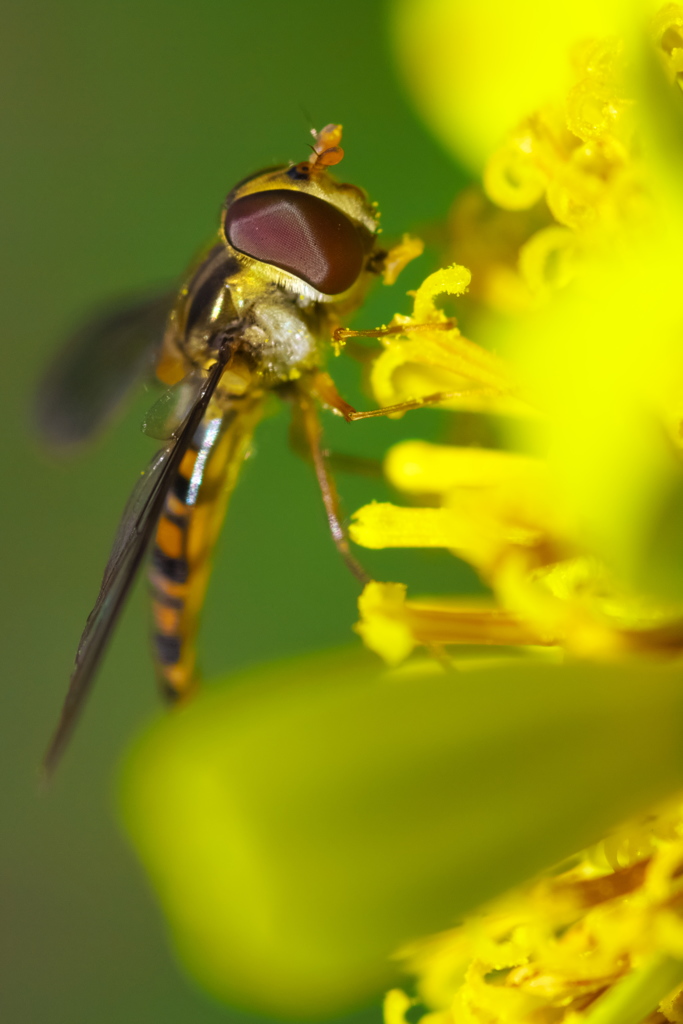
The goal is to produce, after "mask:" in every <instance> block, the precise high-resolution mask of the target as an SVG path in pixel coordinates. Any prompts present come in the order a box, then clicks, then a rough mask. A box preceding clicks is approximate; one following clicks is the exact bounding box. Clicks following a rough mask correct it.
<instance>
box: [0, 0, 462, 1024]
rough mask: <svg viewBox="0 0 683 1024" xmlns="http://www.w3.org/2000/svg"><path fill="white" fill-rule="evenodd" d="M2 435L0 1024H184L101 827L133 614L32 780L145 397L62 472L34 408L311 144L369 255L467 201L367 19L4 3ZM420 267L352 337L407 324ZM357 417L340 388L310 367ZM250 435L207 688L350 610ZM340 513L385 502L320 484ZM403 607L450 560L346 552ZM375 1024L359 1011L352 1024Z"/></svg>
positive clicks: (180, 1004) (286, 466) (156, 927)
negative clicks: (50, 370) (52, 373)
mask: <svg viewBox="0 0 683 1024" xmlns="http://www.w3.org/2000/svg"><path fill="white" fill-rule="evenodd" d="M1 9H2V15H3V17H2V33H1V34H0V76H1V78H2V84H1V87H0V105H1V108H2V143H3V160H2V164H1V166H0V178H1V181H2V189H1V198H0V210H1V214H0V216H1V217H2V277H1V280H2V285H3V342H2V345H3V359H2V389H3V400H2V404H1V407H0V415H1V416H2V418H3V435H2V436H3V439H4V444H3V446H2V457H3V460H4V463H5V464H4V466H3V471H2V481H3V485H4V491H3V501H2V515H3V517H4V522H3V527H2V538H3V539H2V551H3V554H2V574H1V576H0V585H1V587H2V594H1V601H2V614H1V616H0V622H1V623H2V631H3V655H4V658H3V663H4V672H3V677H2V686H1V691H0V693H1V700H2V713H1V720H0V721H1V728H2V740H1V741H0V759H2V768H1V773H0V778H1V779H2V785H1V787H0V797H1V799H2V813H1V816H0V823H1V827H2V834H3V837H2V844H1V849H0V879H1V883H0V884H1V886H2V896H1V907H0V931H1V934H2V948H1V949H0V975H1V978H0V1017H1V1019H2V1020H3V1021H7V1022H11V1024H33V1022H38V1021H40V1022H45V1024H86V1022H87V1024H92V1022H93V1021H97V1024H124V1022H125V1024H138V1022H140V1024H143V1022H144V1024H156V1022H159V1024H161V1022H163V1024H185V1022H188V1024H189V1022H192V1024H204V1022H207V1024H208V1022H214V1021H216V1022H217V1021H226V1020H227V1021H240V1020H244V1019H245V1017H244V1015H242V1014H240V1013H239V1012H237V1011H234V1010H231V1009H230V1008H226V1007H223V1006H219V1005H217V1004H214V1003H212V1002H211V1001H210V1000H209V999H208V998H207V997H205V996H204V995H203V994H202V993H200V992H199V991H197V990H196V989H195V988H194V987H193V986H192V985H191V983H190V982H188V981H187V980H186V979H185V978H184V976H183V975H182V974H181V972H180V971H179V970H178V968H177V967H176V965H175V964H174V962H173V960H172V958H171V955H170V953H169V951H168V948H167V945H166V941H165V936H164V925H163V921H162V919H161V917H160V914H159V913H158V911H157V909H156V907H155V905H154V903H153V901H152V898H151V895H150V894H149V892H148V890H147V887H146V884H145V880H144V878H143V876H142V873H141V871H140V869H139V868H138V866H137V864H136V862H135V861H134V858H133V856H132V853H131V852H130V850H129V849H128V847H127V846H126V845H125V843H124V841H123V839H122V837H121V835H120V833H119V829H118V827H117V824H116V821H115V817H114V812H113V803H114V801H113V792H114V786H115V779H116V765H117V761H118V760H119V758H120V756H121V753H122V751H123V750H124V749H125V747H126V744H127V742H128V741H129V738H130V737H131V736H132V735H133V734H134V733H135V731H136V729H138V728H139V727H140V725H141V724H142V723H144V722H146V721H148V720H149V718H150V716H153V715H155V714H158V713H159V705H158V702H157V699H156V694H155V689H154V682H153V674H152V670H151V663H150V659H149V655H148V651H147V624H148V620H147V610H146V606H145V594H144V587H143V586H140V587H138V589H137V591H136V594H135V596H134V598H133V600H132V602H131V605H130V607H129V608H128V610H127V613H126V615H125V618H124V621H123V623H122V625H121V628H120V629H119V631H118V633H117V636H116V638H115V642H114V644H113V646H112V649H111V651H110V653H109V656H108V657H107V660H106V664H105V666H104V669H103V671H102V672H101V678H100V680H99V683H98V686H97V688H96V692H95V694H94V697H93V700H92V701H91V703H90V706H89V707H88V711H87V713H86V716H85V718H84V720H83V722H82V723H81V728H80V729H79V731H78V734H77V736H76V739H75V742H74V744H73V747H72V749H71V750H70V751H69V754H68V756H67V758H66V760H65V763H64V764H63V766H62V769H61V771H60V773H59V776H58V778H57V781H56V784H55V785H54V787H53V788H52V790H51V792H49V793H48V794H47V795H45V794H43V795H40V794H39V793H38V790H37V773H36V766H37V764H38V763H39V760H40V756H41V753H42V750H43V748H44V746H45V743H46V740H47V738H48V736H49V733H50V731H51V729H52V727H53V725H54V722H55V718H56V715H57V713H58V708H59V705H60V702H61V699H62V697H63V694H64V690H65V686H66V682H67V679H68V675H69V671H70V668H71V663H72V659H73V655H74V651H75V646H76V642H77V639H78V636H79V634H80V631H81V629H82V627H83V624H84V622H85V618H86V616H87V614H88V611H89V609H90V606H91V604H92V602H93V599H94V597H95V594H96V591H97V587H98V584H99V580H100V577H101V572H102V569H103V566H104V562H105V560H106V556H107V552H108V548H109V544H110V542H111V538H112V534H113V531H114V528H115V526H116V522H117V519H118V517H119V514H120V511H121V509H122V506H123V504H124V501H125V499H126V496H127V494H128V492H129V490H130V488H131V486H132V483H133V482H134V479H135V477H136V473H137V471H138V470H139V469H140V468H141V467H142V466H143V465H144V464H145V463H146V462H147V460H148V458H149V457H150V454H151V452H152V451H153V450H154V442H151V441H150V440H149V439H148V438H145V437H144V436H143V435H142V434H141V433H140V429H139V424H140V421H141V418H142V414H143V411H144V409H145V407H146V405H148V404H149V401H150V397H149V396H147V397H145V395H144V394H143V395H141V396H139V398H138V399H137V400H136V401H135V402H134V403H133V407H132V408H131V409H129V411H128V413H127V415H126V417H125V418H124V419H123V420H122V422H121V423H119V424H118V425H117V426H116V428H115V429H114V430H113V431H112V432H111V433H110V434H109V435H108V436H107V437H106V438H104V439H102V440H101V441H99V442H98V443H97V444H96V445H95V446H94V447H93V448H92V449H90V450H88V451H87V452H84V453H83V454H82V455H81V457H79V458H78V459H72V460H68V461H62V462H60V461H58V460H55V459H54V458H51V457H50V456H49V455H48V454H47V453H45V452H43V451H41V449H40V446H39V444H38V442H37V441H36V439H35V437H34V436H33V434H32V428H31V423H30V405H31V396H32V393H33V389H34V387H35V381H36V379H37V377H38V376H39V375H40V372H41V368H42V367H43V365H44V364H45V362H46V360H47V358H48V356H49V354H50V353H51V352H52V351H53V350H54V349H55V348H56V347H57V346H58V345H59V341H60V339H61V338H62V337H64V336H65V334H67V333H68V332H69V330H70V329H71V328H73V326H74V325H75V324H77V323H78V321H79V319H80V318H81V317H82V316H83V314H84V313H87V312H88V311H91V310H92V309H93V308H94V307H96V306H97V304H98V303H99V302H101V301H102V300H103V299H108V298H111V297H113V296H118V295H123V294H125V293H126V292H128V291H135V290H136V289H139V288H143V287H145V286H149V285H155V284H158V283H163V282H166V281H172V280H174V279H176V278H177V276H178V274H180V273H182V271H183V269H184V267H185V265H186V264H187V262H188V261H189V260H190V258H191V257H192V256H193V254H194V253H195V251H196V250H197V248H198V247H199V246H200V245H201V244H202V243H203V241H204V240H205V238H206V237H208V236H209V235H211V234H212V233H213V231H214V228H215V224H216V215H217V211H218V208H219V206H220V203H221V201H222V199H223V197H224V195H225V193H226V192H227V191H228V189H229V188H230V187H231V186H232V185H233V184H234V183H235V181H237V180H238V179H239V178H241V177H243V176H244V175H246V174H248V173H250V172H252V171H254V170H257V169H259V168H260V167H262V166H265V165H269V164H272V163H278V162H281V161H286V160H288V159H292V160H299V159H303V158H304V157H305V155H306V153H307V145H308V142H309V136H308V131H309V128H310V127H311V126H315V127H318V128H320V127H321V126H322V125H324V124H325V123H327V122H329V121H340V122H342V123H343V124H344V127H345V139H344V145H345V148H346V152H347V156H346V158H345V160H344V163H343V164H342V166H341V167H340V168H339V171H340V172H341V175H342V176H343V177H344V178H345V179H347V180H349V181H352V182H354V183H357V184H360V185H362V186H364V187H365V188H366V189H367V190H368V191H369V193H370V195H371V197H372V198H373V199H376V200H378V202H379V203H380V207H381V209H382V213H383V225H384V230H385V233H386V236H387V237H388V238H389V239H391V238H393V237H396V236H398V235H399V234H400V233H401V232H402V231H405V230H410V229H412V230H418V231H419V230H420V228H421V227H425V226H427V227H429V225H431V224H433V223H438V221H439V220H442V219H443V216H444V214H445V212H446V211H447V209H448V206H449V204H450V201H451V200H452V197H453V195H454V193H455V192H456V190H457V187H458V184H459V182H460V181H461V176H460V174H459V172H458V171H457V169H456V168H454V166H453V165H452V163H451V162H450V161H449V159H448V158H447V157H446V155H445V154H443V153H442V152H441V151H440V150H439V149H438V147H437V145H436V144H435V143H434V142H433V141H432V140H431V139H430V138H429V136H428V135H427V133H426V131H425V130H424V129H423V128H422V127H421V125H420V124H419V122H418V121H417V119H416V118H415V117H414V116H413V114H412V113H411V111H410V108H409V106H408V103H407V101H406V100H405V99H404V97H403V94H402V92H401V86H400V83H399V82H398V80H397V78H396V75H395V71H394V69H393V66H392V61H391V55H390V52H389V47H388V42H387V32H386V20H387V11H386V10H385V7H384V5H383V4H382V3H380V2H378V0H347V2H346V3H344V4H336V3H327V4H321V3H320V2H316V0H295V2H294V3H291V4H283V3H281V2H276V0H252V2H251V3H248V4H246V3H238V2H237V0H192V2H190V0H116V2H114V0H100V2H99V3H97V4H92V3H87V2H85V0H60V2H59V3H57V4H55V3H53V2H49V0H42V2H38V0H21V2H19V0H15V2H7V0H5V3H4V4H3V5H2V8H1ZM436 258H437V257H436V254H435V252H434V250H432V251H431V253H429V252H428V253H427V255H425V256H424V257H423V258H422V259H421V261H418V264H417V265H416V266H415V267H413V268H411V269H410V271H409V272H408V273H406V276H405V280H404V279H401V281H400V283H399V285H398V286H397V287H395V288H393V289H391V290H389V289H385V290H384V292H382V291H380V290H378V292H377V293H376V294H375V295H374V296H373V297H372V298H371V300H370V301H369V303H368V305H367V306H366V308H365V309H364V310H363V311H362V312H361V313H360V314H359V315H358V317H357V320H356V322H357V323H358V324H362V325H364V326H368V327H371V326H376V325H378V324H380V323H381V322H383V321H384V320H386V319H388V318H389V317H390V315H391V314H392V313H393V312H394V311H395V310H400V311H403V312H407V311H408V309H409V300H407V299H406V298H405V294H404V293H405V290H406V288H408V287H410V286H411V285H413V286H414V285H415V284H416V283H417V282H418V281H419V280H420V279H421V277H422V276H423V275H424V274H425V273H426V272H428V271H429V270H430V269H433V267H434V261H435V260H436ZM332 371H333V373H334V376H335V378H336V379H337V380H338V382H340V384H341V387H342V390H343V391H344V392H345V393H346V394H347V395H348V396H349V397H350V398H351V399H352V400H354V399H355V400H357V401H359V402H362V403H364V404H365V406H367V405H368V404H369V403H370V399H369V397H368V396H363V395H362V394H360V393H359V391H358V386H357V379H358V376H359V373H358V369H357V366H356V365H355V364H353V363H351V361H350V360H348V359H344V358H343V357H342V358H340V359H338V360H335V361H334V364H333V366H332ZM439 416H440V414H438V413H435V412H431V411H425V412H421V413H419V414H415V416H414V417H413V418H410V417H408V418H406V419H405V420H403V421H401V422H400V423H396V422H382V421H371V422H368V423H366V424H356V425H353V426H352V427H349V426H348V425H346V424H344V423H343V422H340V421H338V420H333V419H332V417H330V416H327V417H326V423H327V425H328V426H329V434H328V436H329V438H330V444H331V445H332V447H334V448H337V449H339V450H342V451H344V452H355V453H360V454H364V455H370V456H381V454H382V453H383V451H384V450H385V448H386V446H387V445H388V444H389V443H390V442H391V441H393V440H398V439H400V438H401V437H406V436H411V435H418V436H420V435H422V436H425V435H426V436H434V434H435V433H436V432H437V431H438V430H439V423H440V419H439ZM286 427H287V421H286V412H285V411H284V410H283V411H282V413H281V414H279V415H277V416H275V417H273V418H271V419H269V420H267V421H266V422H264V423H263V425H262V426H261V428H260V430H259V433H258V437H257V457H256V458H254V459H252V460H250V462H249V463H248V464H247V466H246V468H245V472H244V475H243V479H242V482H241V485H240V487H239V488H238V491H237V494H236V497H235V498H234V500H233V503H232V507H231V509H230V513H229V521H228V529H227V530H226V531H225V533H224V536H223V538H222V540H221V543H220V548H219V552H218V556H217V561H216V572H215V577H214V582H213V585H212V588H211V591H210V595H209V600H208V606H207V609H206V615H205V619H204V630H203V640H202V645H201V657H202V662H203V664H204V667H205V671H206V674H207V676H209V677H210V676H211V675H212V674H216V673H219V672H220V673H224V672H225V671H227V670H230V669H232V668H236V667H241V666H244V665H247V664H249V663H252V662H256V661H261V660H265V659H268V658H273V657H281V656H285V655H288V654H294V653H298V652H302V651H306V650H314V649H318V648H322V647H326V646H330V645H336V644H343V643H348V642H351V641H352V634H351V632H350V626H351V624H352V623H353V621H354V619H355V599H356V596H357V589H356V585H355V583H354V581H353V580H352V578H351V577H350V576H349V574H348V572H347V571H346V570H345V568H344V567H343V565H342V564H341V562H340V560H339V559H338V557H337V556H336V554H335V552H334V549H333V547H332V544H331V542H330V540H329V538H328V535H327V531H326V525H325V521H324V517H323V514H322V508H321V503H320V499H319V495H318V494H317V491H316V485H315V482H314V480H313V477H312V473H311V472H310V471H309V468H308V467H307V466H306V465H305V464H304V463H302V462H300V461H298V460H297V459H296V458H295V456H293V455H292V454H291V453H290V452H289V450H288V447H287V436H286V435H287V429H286ZM339 485H340V489H341V492H342V494H343V497H344V502H345V507H346V509H347V511H348V512H350V511H352V510H353V509H354V508H356V507H357V506H358V505H360V504H362V503H363V502H365V501H367V500H370V499H371V498H372V497H377V498H380V499H381V498H383V497H386V495H387V492H386V489H385V487H384V485H383V484H382V483H381V482H380V481H377V480H368V479H363V478H356V477H350V476H343V477H341V478H340V480H339ZM363 558H364V561H365V562H366V564H367V565H368V567H369V568H370V569H371V570H373V571H374V572H375V574H376V575H377V577H378V578H380V579H403V580H409V581H410V582H411V584H412V585H413V589H414V591H419V590H423V591H424V590H432V591H434V590H449V591H453V590H454V589H457V588H458V582H459V583H460V585H461V586H465V585H469V584H470V582H471V581H470V580H469V579H468V578H467V577H466V575H465V570H464V569H463V568H457V567H456V563H455V562H454V561H453V560H452V559H449V558H448V557H447V556H445V555H440V554H438V553H436V554H427V555H414V554H412V553H410V552H403V553H401V552H398V553H363ZM379 1019H380V1009H379V1002H378V1003H377V1005H376V1006H374V1007H370V1008H368V1009H367V1010H364V1011H361V1012H360V1014H359V1015H358V1016H357V1017H354V1018H353V1020H357V1021H359V1022H360V1021H363V1022H371V1021H378V1020H379Z"/></svg>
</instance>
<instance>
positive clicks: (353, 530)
mask: <svg viewBox="0 0 683 1024" xmlns="http://www.w3.org/2000/svg"><path fill="white" fill-rule="evenodd" d="M349 537H350V538H351V540H352V541H354V543H355V544H361V545H362V546H363V547H365V548H376V549H378V548H450V547H457V546H458V545H459V544H461V543H462V540H463V534H462V528H461V519H460V516H458V515H457V513H455V512H452V511H451V510H450V509H445V508H400V507H399V506H398V505H392V504H390V503H389V502H377V501H373V502H372V503H371V504H370V505H364V506H363V507H362V508H359V509H358V511H357V512H354V514H353V519H352V522H351V525H350V526H349Z"/></svg>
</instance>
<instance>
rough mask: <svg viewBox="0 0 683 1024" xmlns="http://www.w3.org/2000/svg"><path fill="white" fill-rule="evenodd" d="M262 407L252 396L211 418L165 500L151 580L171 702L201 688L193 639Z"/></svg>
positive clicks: (160, 660) (158, 655)
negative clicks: (213, 556) (231, 500)
mask: <svg viewBox="0 0 683 1024" xmlns="http://www.w3.org/2000/svg"><path fill="white" fill-rule="evenodd" d="M260 407H261V403H260V401H255V400H253V399H252V400H247V401H245V402H243V403H241V404H236V405H235V407H234V408H232V409H230V410H229V411H227V412H226V413H224V414H223V415H222V416H219V417H213V418H209V417H207V418H205V419H204V421H203V422H202V423H201V424H200V426H199V428H198V429H197V431H196V432H195V435H194V437H193V439H192V442H191V444H190V446H189V448H188V449H187V451H186V452H185V455H184V456H183V459H182V462H181V464H180V467H179V469H178V472H177V474H176V477H175V479H174V482H173V484H172V486H171V488H170V489H169V492H168V494H167V495H166V500H165V503H164V508H163V512H162V514H161V517H160V519H159V524H158V526H157V531H156V537H155V542H154V546H153V548H152V556H151V563H150V573H149V578H150V585H151V592H152V610H153V617H154V634H153V641H154V653H155V660H156V664H157V672H158V676H159V682H160V684H161V687H162V689H163V691H164V692H165V693H166V695H167V696H168V697H170V698H171V699H177V698H179V697H183V696H185V694H187V693H189V692H190V691H191V690H192V689H193V688H194V686H195V684H196V669H195V661H196V650H195V638H196V633H197V626H198V619H199V613H200V611H201V608H202V605H203V602H204V595H205V592H206V587H207V584H208V580H209V573H210V569H211V564H210V559H211V554H212V551H213V548H214V545H215V542H216V538H217V536H218V532H219V530H220V527H221V523H222V521H223V517H224V514H225V508H226V504H227V500H228V497H229V494H230V492H231V491H232V489H233V487H234V485H235V483H236V481H237V475H238V472H239V468H240V466H241V464H242V462H243V460H244V456H245V454H246V451H247V448H248V445H249V442H250V440H251V435H252V432H253V429H254V426H255V424H256V422H257V420H258V418H259V414H260Z"/></svg>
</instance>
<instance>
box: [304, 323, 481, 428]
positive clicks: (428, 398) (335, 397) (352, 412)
mask: <svg viewBox="0 0 683 1024" xmlns="http://www.w3.org/2000/svg"><path fill="white" fill-rule="evenodd" d="M359 333H360V332H359ZM312 391H313V394H315V395H316V396H317V398H318V399H319V400H320V401H321V402H322V404H323V405H327V406H328V407H329V408H331V409H336V411H337V412H339V413H341V415H342V416H343V417H344V419H345V420H346V422H347V423H355V422H356V420H369V419H373V418H374V417H376V416H391V415H392V413H396V412H409V411H410V410H411V409H422V408H423V407H424V406H426V405H438V403H439V402H447V401H449V400H450V399H453V398H463V397H467V398H471V397H473V396H476V397H481V398H492V397H495V396H496V395H498V394H499V392H498V391H496V390H495V389H493V388H478V389H476V390H475V389H473V388H469V389H468V390H467V391H437V392H435V393H434V394H433V395H423V396H422V397H421V398H414V399H413V400H412V401H409V402H398V403H397V404H396V405H385V406H384V407H383V408H381V409H368V410H365V411H361V412H359V411H358V410H357V409H354V407H353V406H352V405H349V403H348V402H346V401H345V400H344V399H343V398H342V397H341V395H340V394H339V392H338V391H337V388H336V385H335V383H334V381H333V380H332V378H331V377H330V375H329V374H328V373H325V372H324V371H322V370H318V372H317V373H316V374H315V375H314V377H313V382H312Z"/></svg>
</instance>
